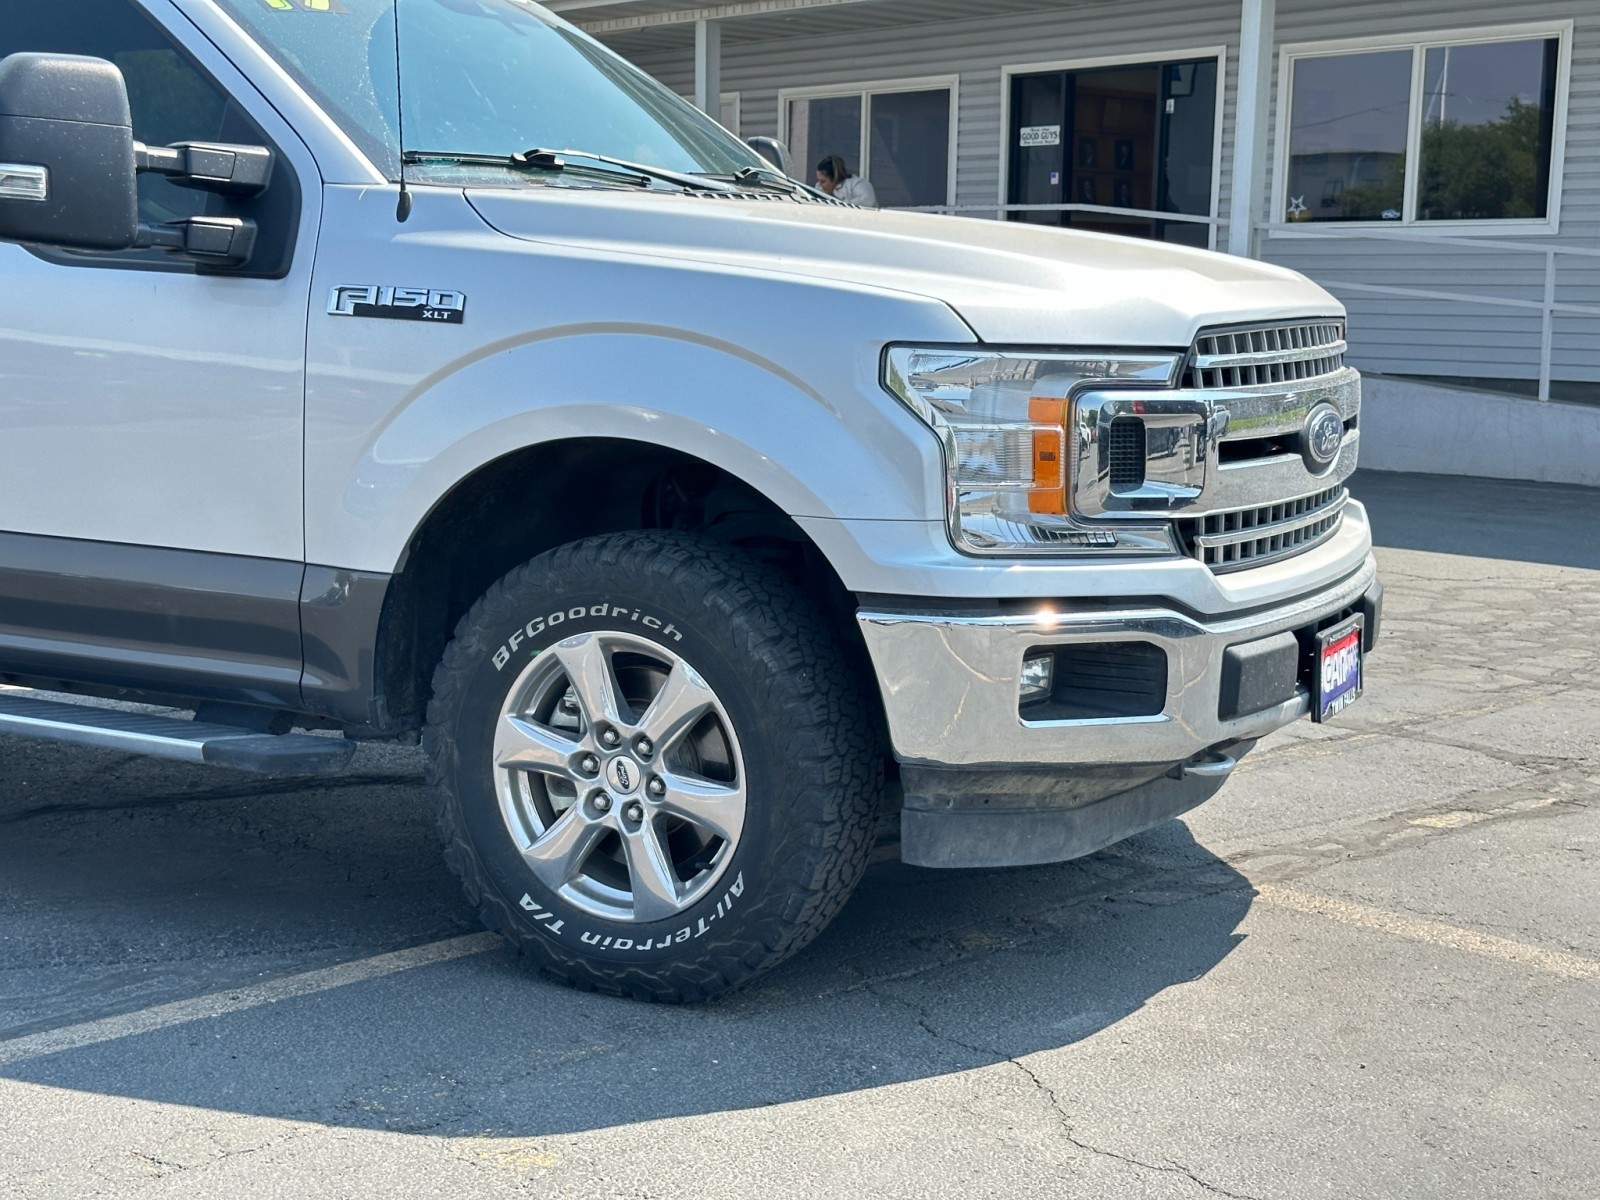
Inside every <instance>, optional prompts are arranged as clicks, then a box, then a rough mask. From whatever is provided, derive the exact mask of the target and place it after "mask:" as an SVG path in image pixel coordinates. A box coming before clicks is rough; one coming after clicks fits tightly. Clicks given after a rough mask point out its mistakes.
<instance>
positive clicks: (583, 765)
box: [578, 754, 600, 775]
mask: <svg viewBox="0 0 1600 1200" xmlns="http://www.w3.org/2000/svg"><path fill="white" fill-rule="evenodd" d="M578 770H580V771H582V772H583V773H584V774H585V775H598V774H599V773H600V760H599V759H598V758H596V757H595V756H594V755H592V754H585V755H584V756H583V757H582V758H581V759H580V760H578Z"/></svg>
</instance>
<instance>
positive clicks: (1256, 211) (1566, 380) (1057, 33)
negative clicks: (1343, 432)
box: [547, 0, 1600, 483]
mask: <svg viewBox="0 0 1600 1200" xmlns="http://www.w3.org/2000/svg"><path fill="white" fill-rule="evenodd" d="M547 3H548V6H549V7H550V8H552V9H554V10H555V11H557V12H559V13H561V14H562V15H563V16H565V17H567V18H568V19H569V20H572V21H574V22H576V23H577V24H579V25H580V26H582V27H583V28H585V29H587V30H588V31H589V32H591V33H592V34H594V35H595V36H597V37H599V38H600V39H601V40H603V41H605V42H606V43H607V44H609V45H611V46H612V47H613V48H615V49H616V50H618V51H619V52H621V53H623V54H625V55H626V56H628V57H629V58H631V59H632V60H633V61H635V62H637V63H639V64H640V65H641V66H643V67H644V68H645V69H647V70H648V71H650V72H651V73H652V74H654V75H656V76H657V77H658V78H660V79H662V80H663V81H665V82H666V83H667V84H669V85H670V86H672V87H674V88H675V89H677V90H678V91H680V92H681V93H683V94H684V95H686V96H691V97H694V98H695V99H696V100H697V102H699V103H701V104H702V106H703V107H705V108H707V109H708V111H711V112H713V113H720V114H721V118H722V120H723V123H724V124H726V125H728V126H729V127H730V128H732V129H734V130H735V131H736V132H738V133H740V134H741V135H743V136H745V137H750V136H754V135H767V136H777V137H779V138H781V139H783V140H785V141H787V142H788V143H789V144H790V146H791V148H792V150H793V153H794V162H795V164H796V167H795V171H796V174H801V173H804V174H805V175H806V177H809V169H810V165H811V164H812V163H814V162H816V161H817V160H818V159H820V158H821V157H823V156H824V155H827V154H840V155H842V156H843V157H844V158H845V159H846V160H847V161H848V162H849V163H850V164H851V166H852V167H854V168H856V169H859V170H861V171H862V173H863V174H865V175H866V176H867V177H868V178H869V179H870V180H871V181H872V182H873V184H874V185H875V187H876V188H877V190H878V193H879V196H880V199H881V201H882V202H883V203H884V204H885V205H886V206H889V205H892V206H897V207H922V208H931V209H937V210H940V211H950V212H958V213H962V214H965V215H969V216H976V217H986V218H998V219H1009V220H1027V221H1035V222H1041V223H1046V224H1059V225H1070V226H1072V227H1074V228H1084V229H1099V230H1112V231H1117V232H1124V233H1128V234H1132V235H1134V236H1140V237H1155V238H1161V239H1164V240H1168V241H1174V242H1182V243H1185V244H1188V245H1199V246H1211V247H1213V248H1215V249H1219V250H1226V251H1231V252H1234V253H1243V254H1251V255H1255V256H1257V257H1261V258H1264V259H1267V260H1270V261H1272V262H1278V263H1284V264H1286V265H1290V266H1293V267H1296V268H1298V269H1300V270H1303V271H1305V272H1306V273H1307V274H1309V275H1311V276H1312V277H1313V278H1315V279H1317V280H1318V281H1319V282H1321V283H1322V284H1324V285H1325V286H1326V287H1328V288H1329V289H1330V290H1332V291H1333V292H1334V293H1335V294H1337V295H1338V296H1339V297H1340V298H1341V299H1342V300H1343V301H1344V302H1345V303H1346V305H1347V306H1348V307H1349V310H1350V314H1351V321H1350V340H1351V343H1352V346H1353V349H1354V354H1353V360H1354V362H1355V363H1356V365H1358V366H1360V367H1362V368H1363V369H1365V370H1367V371H1369V372H1372V373H1376V374H1381V375H1384V376H1387V377H1391V378H1392V379H1393V380H1409V381H1413V382H1391V381H1390V380H1389V379H1384V380H1375V381H1374V383H1373V385H1372V387H1371V388H1370V389H1369V393H1370V394H1371V396H1372V397H1373V399H1374V401H1375V402H1376V403H1375V404H1374V406H1373V412H1374V416H1375V419H1378V420H1382V421H1383V422H1385V423H1386V425H1388V426H1389V428H1388V430H1387V432H1388V433H1389V434H1390V436H1389V437H1388V438H1382V437H1375V438H1373V440H1372V442H1371V443H1369V444H1371V445H1374V446H1376V445H1381V444H1383V443H1384V442H1386V441H1387V442H1388V443H1390V444H1391V445H1395V446H1398V447H1399V450H1398V452H1397V454H1392V455H1390V456H1389V458H1387V459H1385V460H1384V461H1382V462H1377V463H1374V464H1373V465H1387V466H1398V467H1409V468H1415V469H1449V470H1462V471H1473V470H1482V471H1484V472H1486V473H1491V474H1499V475H1508V474H1509V475H1513V476H1517V477H1522V478H1551V479H1566V480H1569V481H1572V482H1587V483H1600V463H1597V462H1595V461H1590V460H1600V453H1597V451H1600V0H741V2H733V0H724V2H718V0H700V2H699V3H684V2H675V0H547ZM1415 381H1426V382H1427V383H1430V384H1438V383H1441V382H1447V383H1454V384H1458V385H1462V386H1464V387H1466V388H1471V389H1474V390H1471V391H1463V390H1456V389H1450V390H1441V389H1440V388H1438V387H1435V386H1429V387H1424V386H1419V385H1418V384H1417V383H1416V382H1415ZM1509 397H1526V398H1544V399H1552V398H1553V399H1555V400H1557V401H1562V400H1565V401H1576V402H1578V403H1576V404H1559V403H1558V404H1549V405H1529V404H1525V403H1519V402H1517V401H1516V400H1513V399H1510V398H1509ZM1484 421H1493V422H1496V423H1497V427H1498V425H1500V424H1503V425H1505V426H1506V427H1507V428H1508V429H1511V430H1513V432H1512V433H1510V434H1509V435H1508V436H1509V437H1510V439H1511V443H1512V444H1511V445H1510V447H1509V448H1507V447H1506V446H1505V445H1497V446H1496V447H1495V449H1494V450H1493V451H1492V453H1491V452H1490V451H1487V450H1485V449H1484V448H1483V447H1481V446H1479V445H1478V444H1477V443H1478V442H1481V441H1482V439H1481V438H1474V437H1467V436H1465V433H1466V432H1469V431H1470V430H1471V429H1472V428H1476V427H1479V426H1480V424H1481V422H1484ZM1452 425H1453V426H1455V427H1457V428H1455V429H1452V428H1451V426H1452ZM1397 439H1398V440H1397ZM1452 439H1456V441H1458V442H1459V444H1453V443H1452ZM1377 453H1378V454H1380V455H1381V454H1382V453H1383V452H1382V451H1378V452H1377ZM1516 460H1520V461H1516ZM1569 460H1570V461H1569ZM1368 461H1369V462H1372V461H1373V455H1372V454H1369V456H1368Z"/></svg>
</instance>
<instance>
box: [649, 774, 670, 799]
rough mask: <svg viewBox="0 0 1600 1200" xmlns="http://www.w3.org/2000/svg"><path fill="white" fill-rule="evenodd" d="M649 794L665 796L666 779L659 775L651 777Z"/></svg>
mask: <svg viewBox="0 0 1600 1200" xmlns="http://www.w3.org/2000/svg"><path fill="white" fill-rule="evenodd" d="M650 794H651V795H652V796H665V795H666V794H667V781H666V780H665V779H662V778H661V776H659V775H657V776H656V777H655V778H653V779H651V780H650Z"/></svg>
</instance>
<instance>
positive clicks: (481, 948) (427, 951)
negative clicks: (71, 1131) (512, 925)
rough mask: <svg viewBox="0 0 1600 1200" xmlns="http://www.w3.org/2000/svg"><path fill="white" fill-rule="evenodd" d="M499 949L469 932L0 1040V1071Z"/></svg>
mask: <svg viewBox="0 0 1600 1200" xmlns="http://www.w3.org/2000/svg"><path fill="white" fill-rule="evenodd" d="M503 945H505V943H504V942H503V941H501V939H500V938H499V937H497V936H496V935H494V934H492V933H472V934H467V935H466V936H465V937H457V938H449V939H447V940H445V941H442V942H430V943H428V944H427V945H425V946H413V947H411V949H409V950H395V951H392V952H390V953H388V954H376V955H373V956H372V957H371V958H362V959H357V960H356V961H354V962H347V963H340V964H339V965H338V966H335V967H322V968H320V969H318V970H315V971H306V972H304V973H302V974H299V975H287V976H285V977H284V978H282V979H270V980H267V981H266V982H265V983H255V984H251V985H249V986H248V987H242V988H228V989H226V990H224V991H220V992H211V993H209V994H208V995H205V996H196V997H195V998H194V999H192V1000H175V1001H173V1002H172V1003H170V1004H158V1005H156V1006H155V1007H154V1008H146V1009H141V1010H140V1011H139V1012H131V1013H124V1014H122V1015H121V1016H116V1017H104V1018H102V1019H101V1020H98V1021H85V1022H84V1023H83V1024H81V1025H68V1026H65V1027H63V1028H61V1029H47V1030H45V1031H44V1032H43V1033H32V1034H28V1035H27V1036H25V1037H19V1038H12V1039H11V1040H10V1041H0V1066H5V1065H8V1064H10V1063H15V1062H21V1061H23V1060H25V1059H30V1058H39V1057H41V1056H42V1055H46V1054H58V1053H60V1052H61V1051H63V1050H79V1049H82V1048H83V1047H84V1046H94V1045H98V1044H99V1043H101V1042H114V1041H116V1040H117V1039H118V1038H125V1037H133V1036H135V1035H136V1034H141V1033H153V1032H154V1031H156V1030H158V1029H170V1028H171V1027H172V1026H174V1025H187V1024H189V1023H190V1022H191V1021H204V1020H207V1019H208V1018H211V1017H221V1016H226V1015H227V1014H229V1013H236V1012H244V1011H245V1010H247V1009H251V1008H260V1007H261V1006H262V1005H264V1004H276V1003H278V1002H279V1001H280V1000H293V999H295V998H296V997H299V996H314V995H316V994H317V993H318V992H329V991H332V990H334V989H335V988H342V987H349V986H350V985H351V984H352V983H365V982H366V981H368V980H369V979H382V978H383V977H384V976H385V975H395V974H398V973H399V972H401V971H411V970H415V969H416V968H417V967H427V966H432V965H433V964H435V963H442V962H450V961H451V960H452V959H457V958H466V957H468V956H470V955H473V954H482V953H484V952H485V951H487V950H493V949H495V948H496V947H497V946H503Z"/></svg>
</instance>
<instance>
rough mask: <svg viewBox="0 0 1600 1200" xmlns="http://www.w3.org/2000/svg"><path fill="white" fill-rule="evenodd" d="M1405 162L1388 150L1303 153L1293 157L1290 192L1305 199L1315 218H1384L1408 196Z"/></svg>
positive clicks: (1365, 219)
mask: <svg viewBox="0 0 1600 1200" xmlns="http://www.w3.org/2000/svg"><path fill="white" fill-rule="evenodd" d="M1405 163H1406V156H1405V155H1404V154H1403V153H1400V154H1396V153H1394V152H1392V151H1382V150H1342V151H1339V152H1337V153H1332V154H1299V155H1296V156H1295V157H1294V158H1292V159H1290V160H1289V189H1288V191H1289V195H1291V196H1299V197H1302V201H1303V203H1304V204H1306V206H1307V211H1308V212H1309V213H1310V216H1309V217H1308V218H1306V219H1309V220H1314V221H1372V220H1381V219H1382V217H1381V214H1382V213H1383V211H1384V210H1385V209H1389V208H1394V207H1396V206H1398V205H1399V204H1400V203H1401V201H1402V199H1403V198H1404V192H1405ZM1313 197H1315V198H1316V199H1315V202H1313V199H1312V198H1313Z"/></svg>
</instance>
